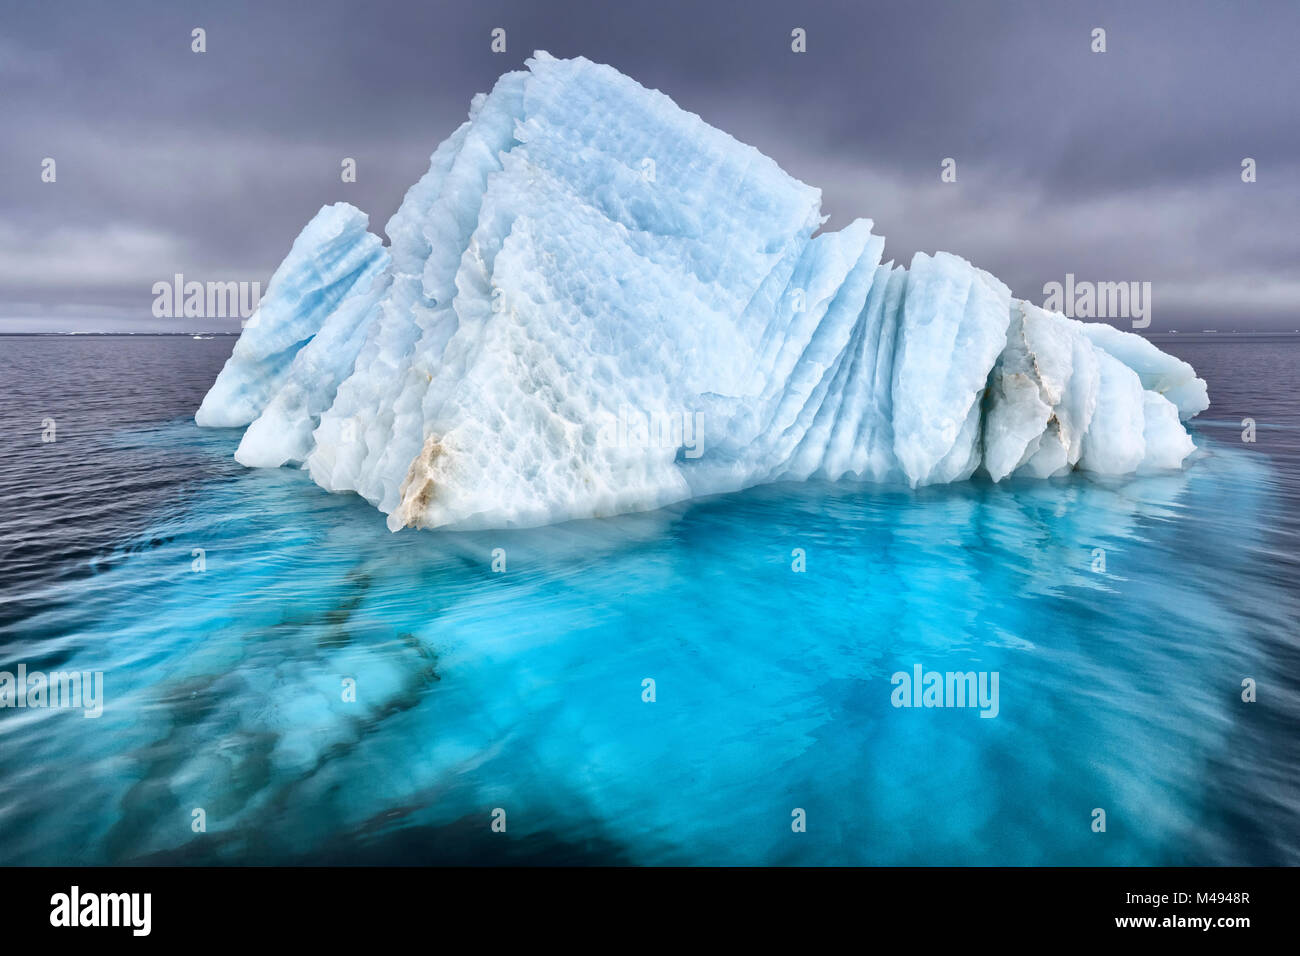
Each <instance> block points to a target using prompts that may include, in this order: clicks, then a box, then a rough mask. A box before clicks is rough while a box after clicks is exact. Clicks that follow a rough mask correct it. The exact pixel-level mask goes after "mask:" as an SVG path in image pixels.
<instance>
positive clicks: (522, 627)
mask: <svg viewBox="0 0 1300 956" xmlns="http://www.w3.org/2000/svg"><path fill="white" fill-rule="evenodd" d="M233 342H234V339H233V338H223V337H217V338H212V339H207V340H195V339H191V338H189V337H130V338H126V337H89V336H78V337H0V349H2V350H3V351H4V356H3V361H0V369H3V370H4V371H3V376H4V378H3V381H2V384H0V443H2V444H0V478H2V479H3V489H4V499H3V504H0V670H8V671H14V670H15V669H16V667H17V666H18V665H19V664H20V663H21V664H24V665H25V666H26V668H27V669H28V670H29V671H38V670H39V671H45V672H48V671H55V670H60V669H64V670H76V671H86V672H93V671H101V672H102V673H103V675H104V676H103V681H104V684H103V686H104V705H103V713H102V715H101V716H99V717H97V718H86V717H84V716H83V715H82V711H80V710H77V709H72V708H64V709H58V708H36V709H31V708H28V709H13V708H10V709H5V710H0V742H2V743H3V748H4V754H5V773H4V774H3V775H2V776H0V862H4V863H41V864H49V863H101V862H114V863H128V862H142V863H172V862H205V863H206V862H219V863H246V862H254V863H266V862H289V863H313V862H339V863H346V862H407V863H409V862H456V863H497V862H514V863H547V862H551V863H585V862H593V863H601V862H642V863H658V862H672V863H814V864H819V863H886V864H892V863H921V864H928V863H962V864H964V863H994V864H1036V863H1046V864H1074V863H1082V864H1112V863H1113V864H1163V863H1248V864H1249V863H1261V864H1262V863H1291V864H1294V863H1297V862H1300V801H1298V794H1297V782H1298V780H1297V775H1298V770H1297V768H1298V767H1300V736H1298V735H1297V733H1296V730H1297V726H1298V722H1300V681H1298V679H1300V653H1298V652H1297V634H1296V632H1297V620H1300V614H1298V613H1297V612H1298V611H1300V600H1298V595H1300V566H1298V559H1297V547H1296V545H1297V541H1298V540H1300V519H1298V518H1297V513H1298V512H1297V508H1296V503H1297V500H1300V406H1298V405H1297V398H1296V397H1297V395H1298V394H1300V372H1298V371H1297V359H1298V358H1300V339H1297V338H1292V337H1287V338H1282V337H1277V338H1270V339H1260V338H1254V337H1252V338H1251V339H1241V338H1237V340H1233V337H1224V338H1223V339H1221V340H1207V339H1199V338H1198V339H1195V340H1193V339H1190V338H1189V339H1180V340H1177V341H1173V340H1169V341H1162V342H1161V343H1160V345H1161V347H1162V348H1166V349H1168V350H1170V351H1173V352H1175V353H1176V354H1178V355H1180V356H1181V357H1183V358H1185V359H1187V360H1188V361H1189V362H1191V363H1192V364H1193V365H1194V366H1195V367H1196V368H1197V369H1198V371H1200V373H1201V374H1202V375H1203V376H1204V377H1205V378H1206V379H1207V380H1208V381H1209V384H1210V396H1211V400H1212V402H1213V404H1212V407H1211V409H1210V411H1209V412H1207V413H1205V415H1204V416H1203V417H1202V419H1200V420H1199V421H1198V423H1197V425H1196V435H1195V438H1196V441H1197V444H1198V446H1200V448H1201V454H1200V455H1199V456H1198V458H1197V460H1196V461H1195V462H1194V463H1193V464H1192V465H1191V466H1190V467H1189V468H1188V469H1187V470H1186V471H1184V472H1182V473H1179V474H1175V475H1167V476H1159V477H1152V478H1143V479H1134V480H1129V481H1115V482H1094V481H1088V480H1085V479H1082V478H1079V477H1071V478H1068V479H1060V480H1053V481H1049V482H1013V483H1010V484H1004V485H1000V486H993V485H990V484H988V483H987V482H978V481H977V482H969V483H966V484H964V485H960V486H953V487H947V488H932V489H923V490H922V491H919V492H916V493H903V492H898V491H884V490H880V489H874V488H871V487H861V486H855V485H852V484H839V485H833V486H830V485H825V484H819V483H813V484H808V485H798V486H779V487H769V488H763V489H756V490H754V491H751V492H748V493H744V494H739V495H732V496H726V497H723V498H716V499H709V500H706V501H700V502H694V503H690V504H687V505H682V506H680V507H677V508H673V509H668V510H665V511H660V512H654V513H651V514H647V515H635V516H626V517H623V518H618V519H611V520H607V521H591V522H574V523H571V524H567V525H563V526H560V527H557V528H549V529H541V530H538V531H531V532H514V533H481V534H480V533H475V534H464V533H462V534H448V533H440V534H439V533H429V532H412V531H404V532H401V533H399V534H397V535H391V534H389V533H388V531H387V530H386V529H385V527H384V524H383V521H382V517H381V516H380V515H379V514H378V512H375V511H374V510H373V509H371V508H370V507H369V506H368V505H366V504H365V503H364V502H361V501H360V500H358V499H356V498H354V497H350V496H348V497H345V496H335V495H328V494H325V493H324V492H322V491H321V490H320V489H318V488H316V487H315V486H314V485H312V484H311V483H310V482H309V481H308V480H307V479H306V478H305V477H304V476H303V475H302V474H300V473H297V472H294V471H288V470H277V471H248V470H245V469H243V468H241V467H240V466H238V465H237V464H235V462H234V461H233V458H232V457H231V455H232V453H233V450H234V447H235V445H236V443H237V438H238V436H237V434H236V433H233V432H229V433H228V432H213V431H204V430H200V429H198V428H196V427H194V425H193V423H192V421H191V420H190V419H189V416H190V415H191V414H192V412H193V410H194V408H195V407H197V405H198V402H199V400H200V398H201V397H202V395H203V393H204V392H205V391H206V389H207V387H208V386H209V384H210V383H211V381H212V380H213V378H214V377H215V375H216V372H217V370H218V369H219V368H220V366H221V363H222V362H223V361H224V360H225V358H226V356H227V354H228V353H229V350H230V348H231V346H232V345H233ZM1244 418H1253V419H1254V420H1255V421H1256V423H1257V424H1256V435H1257V439H1258V440H1257V441H1256V442H1254V443H1244V442H1243V441H1242V440H1241V433H1242V428H1243V426H1242V420H1243V419H1244ZM45 419H53V420H54V423H55V438H56V440H55V441H53V442H43V441H42V431H43V430H44V429H45V426H43V424H42V422H43V420H45ZM496 549H502V550H503V552H504V554H505V556H506V560H507V568H506V570H505V572H504V573H494V572H493V570H492V556H493V553H494V551H495V550H496ZM795 549H799V550H800V551H802V553H803V554H804V555H805V560H806V563H807V570H806V571H804V572H802V573H798V572H795V571H794V570H793V567H792V563H793V562H792V557H793V552H794V551H795ZM1099 550H1100V552H1102V553H1103V554H1104V558H1105V570H1104V571H1100V570H1099V569H1098V565H1097V554H1098V551H1099ZM200 551H201V554H202V561H201V562H199V558H198V553H199V552H200ZM200 564H201V567H199V565H200ZM914 665H921V666H922V667H923V668H924V669H926V670H939V671H968V670H969V671H977V672H994V671H996V672H997V673H998V674H999V676H1000V684H999V703H998V710H997V716H996V717H995V718H993V719H983V718H981V717H980V716H979V711H978V710H975V709H969V708H968V709H959V708H953V709H928V708H896V707H894V706H892V705H891V703H890V699H891V694H892V692H893V686H892V684H891V680H890V678H891V675H893V674H894V673H896V672H900V671H903V672H910V671H911V670H912V668H913V666H914ZM647 678H649V679H653V680H654V682H655V692H656V699H655V700H654V702H653V703H649V702H646V701H644V700H643V697H642V695H643V681H645V680H646V679H647ZM1247 678H1249V679H1252V680H1254V681H1255V682H1256V686H1257V691H1256V693H1257V700H1256V701H1255V702H1253V703H1247V702H1243V701H1242V699H1241V695H1242V681H1243V680H1244V679H1247ZM345 682H354V684H353V686H354V687H355V700H345V699H344V696H345V695H344V689H345V687H346V683H345ZM1097 809H1103V810H1105V812H1106V822H1107V827H1106V831H1105V832H1104V833H1098V832H1094V831H1093V827H1092V822H1093V819H1094V811H1095V810H1097ZM196 810H201V811H202V814H201V815H202V818H203V821H204V823H205V825H206V829H205V830H204V831H203V832H197V831H196V824H195V811H196ZM497 810H500V811H503V812H504V814H505V816H506V819H507V821H508V825H507V829H506V832H505V833H496V832H493V830H492V828H491V822H492V819H493V814H494V811H497ZM796 810H800V811H803V813H804V814H805V815H806V819H807V831H806V832H803V833H795V832H793V831H792V828H791V820H792V818H793V817H792V814H793V813H794V811H796Z"/></svg>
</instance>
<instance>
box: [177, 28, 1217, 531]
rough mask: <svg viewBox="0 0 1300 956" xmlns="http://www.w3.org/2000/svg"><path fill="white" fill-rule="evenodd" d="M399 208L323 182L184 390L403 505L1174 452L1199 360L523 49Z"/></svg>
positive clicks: (1130, 460) (217, 415) (328, 470)
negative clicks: (356, 201)
mask: <svg viewBox="0 0 1300 956" xmlns="http://www.w3.org/2000/svg"><path fill="white" fill-rule="evenodd" d="M527 66H528V70H526V71H522V72H517V73H509V74H506V75H505V76H503V77H501V79H500V80H499V81H498V82H497V84H496V86H495V87H494V88H493V90H492V91H491V92H490V93H488V94H486V95H480V96H478V97H476V98H475V100H474V102H473V104H472V106H471V110H470V115H469V119H468V121H467V122H465V123H464V124H462V125H461V127H460V128H459V129H457V130H456V131H455V132H454V133H453V134H452V136H451V137H450V138H448V139H447V140H446V141H445V142H444V143H443V144H442V145H441V146H439V147H438V149H437V151H436V152H435V153H434V154H433V157H432V160H431V163H430V168H429V171H428V173H427V174H425V176H424V177H423V178H422V179H421V180H420V181H419V182H418V183H416V184H415V185H414V186H412V187H411V189H410V190H409V191H408V192H407V194H406V198H405V199H404V201H403V203H402V205H401V208H400V209H399V210H398V211H397V213H396V214H395V215H394V216H393V218H392V219H391V220H390V221H389V222H388V225H387V229H386V231H387V234H388V236H389V239H390V246H389V247H388V248H387V249H385V248H383V246H382V243H381V241H380V240H379V238H378V237H377V236H375V235H373V234H371V233H369V232H367V231H366V222H367V220H366V217H365V216H364V214H362V213H361V212H360V211H358V210H356V209H354V208H352V207H351V206H348V205H346V204H343V203H340V204H337V205H335V206H331V207H326V208H324V209H322V210H321V212H320V213H319V214H318V215H317V216H316V218H315V219H313V220H312V222H311V223H310V224H308V226H307V228H306V229H304V230H303V233H302V234H301V235H300V236H299V237H298V239H297V240H296V241H295V242H294V245H293V249H292V250H291V252H290V254H289V256H288V258H286V259H285V261H284V263H283V264H282V265H281V266H280V268H279V269H278V270H277V272H276V274H275V276H274V277H273V279H272V281H271V284H270V286H269V287H268V290H267V294H266V296H265V297H264V299H263V301H262V304H261V307H260V309H259V311H258V313H257V315H256V316H255V317H254V320H251V321H250V323H249V327H247V328H246V329H245V330H244V332H243V334H242V336H241V337H240V339H239V341H238V343H237V344H236V346H235V349H234V353H233V354H232V356H231V358H230V361H229V362H228V363H227V364H226V367H225V368H224V369H223V370H222V372H221V374H220V376H219V377H218V379H217V381H216V383H215V384H214V386H213V388H212V390H211V391H210V392H209V393H208V395H207V397H206V398H205V399H204V401H203V405H202V407H201V408H200V409H199V412H198V414H197V415H196V420H197V421H198V423H199V424H200V425H215V426H243V425H248V426H249V427H248V429H247V431H246V432H245V434H244V437H243V440H242V442H241V443H240V446H239V449H238V452H237V453H236V457H237V458H238V460H239V461H241V462H242V463H244V464H246V465H251V466H279V465H284V464H294V465H298V466H301V467H303V468H305V469H307V470H308V471H309V473H310V474H311V477H312V479H313V480H314V481H316V482H317V483H318V484H319V485H321V486H322V487H324V488H326V489H328V490H331V491H355V492H357V493H358V494H360V495H362V496H364V497H365V498H366V499H368V500H369V501H371V502H372V503H374V504H375V505H376V506H377V507H379V509H380V510H382V511H383V512H385V513H386V514H387V515H388V524H389V527H390V528H392V529H393V530H397V529H399V528H401V527H404V526H408V525H410V526H417V527H443V526H445V527H452V528H484V527H489V528H490V527H522V526H536V525H544V524H549V523H553V522H558V521H563V520H566V519H570V518H586V517H595V516H601V515H611V514H618V513H624V512H632V511H642V510H647V509H651V508H656V507H660V506H663V505H665V504H668V503H671V502H674V501H679V500H682V499H684V498H688V497H692V496H699V495H707V494H714V493H718V492H724V491H733V490H738V489H741V488H745V487H750V486H753V485H756V484H760V483H764V482H770V481H778V480H790V479H806V478H810V477H814V476H816V477H824V478H829V479H844V478H848V479H859V480H867V481H876V482H897V483H905V484H908V485H911V486H913V487H916V486H919V485H924V484H934V483H942V482H950V481H959V480H963V479H966V478H969V477H971V476H972V475H974V474H976V473H980V474H986V475H988V476H989V477H991V478H992V479H993V480H994V481H1000V480H1002V479H1004V478H1007V477H1009V476H1013V475H1015V476H1024V477H1033V478H1045V477H1050V476H1056V475H1062V474H1065V473H1067V472H1069V471H1071V470H1072V469H1080V470H1084V471H1089V472H1094V473H1099V474H1106V475H1123V474H1130V473H1135V472H1145V471H1153V470H1159V469H1168V468H1178V467H1180V466H1181V465H1182V463H1183V461H1184V459H1185V458H1186V457H1187V455H1188V454H1190V453H1191V452H1192V450H1193V445H1192V441H1191V439H1190V437H1189V436H1188V434H1187V432H1186V431H1185V430H1184V427H1183V426H1182V424H1181V420H1184V419H1186V418H1189V417H1191V416H1192V415H1195V414H1196V413H1197V412H1200V411H1202V410H1204V409H1205V408H1206V407H1207V406H1208V404H1209V403H1208V399H1207V397H1206V389H1205V383H1204V382H1203V381H1201V380H1200V379H1199V378H1197V377H1196V373H1195V371H1194V370H1193V369H1192V368H1191V366H1189V365H1187V364H1186V363H1185V362H1182V361H1180V360H1178V359H1176V358H1174V357H1172V356H1169V355H1166V354H1164V353H1163V352H1161V351H1160V350H1159V349H1157V348H1156V347H1155V346H1154V345H1152V344H1150V343H1149V342H1148V341H1146V340H1145V339H1143V338H1141V337H1139V336H1137V335H1133V334H1131V333H1126V332H1122V331H1119V330H1118V329H1115V328H1112V327H1110V326H1107V325H1101V324H1085V323H1080V322H1076V321H1073V320H1070V319H1067V318H1066V317H1064V316H1062V315H1060V314H1058V313H1050V312H1046V311H1044V310H1042V309H1040V308H1038V307H1036V306H1034V305H1031V304H1030V303H1028V302H1025V301H1023V300H1020V299H1016V298H1014V297H1013V296H1012V295H1011V292H1010V290H1009V289H1008V288H1007V287H1006V286H1005V285H1004V284H1003V283H1001V282H1000V281H998V280H997V279H996V278H994V277H993V276H991V275H989V274H988V273H987V272H984V271H983V270H980V269H978V268H976V267H974V266H972V265H971V264H970V263H968V262H966V261H965V260H964V259H961V258H959V257H957V256H954V255H950V254H948V253H938V254H936V255H934V256H928V255H925V254H917V255H916V256H915V257H914V258H913V259H912V262H911V264H910V266H909V267H908V268H906V269H904V268H902V267H900V266H896V265H894V264H893V263H892V262H886V263H882V262H881V257H882V254H883V251H884V240H883V239H882V238H880V237H878V236H875V235H873V234H872V232H871V223H870V221H868V220H862V219H860V220H857V221H855V222H853V223H852V224H850V225H849V226H847V227H846V228H844V229H842V230H840V231H837V232H827V233H821V234H818V235H817V236H816V237H815V238H814V236H813V233H814V232H815V231H816V230H817V228H818V227H819V226H820V225H821V224H822V222H823V221H824V218H823V217H822V215H821V195H820V192H819V191H818V190H816V189H814V188H812V187H810V186H808V185H805V184H804V183H801V182H799V181H798V180H795V179H793V178H791V177H790V176H788V175H786V174H785V173H784V172H783V171H782V170H781V169H780V168H779V167H778V166H777V165H776V164H775V163H774V162H773V161H772V160H770V159H769V158H767V157H766V156H763V155H762V154H761V153H759V152H758V151H757V150H755V149H753V148H752V147H749V146H746V145H744V144H742V143H739V142H737V141H736V140H734V139H733V138H731V137H730V136H728V135H727V134H726V133H723V132H721V131H720V130H717V129H714V128H713V127H711V126H709V125H707V124H706V123H705V122H704V121H703V120H701V119H700V118H699V117H698V116H695V115H694V114H692V113H687V112H685V111H683V110H681V109H679V108H678V107H677V106H676V105H675V104H674V103H673V102H672V101H671V100H670V99H669V98H668V97H666V96H664V95H663V94H661V93H659V92H657V91H652V90H646V89H645V88H643V87H641V86H640V85H638V84H637V83H636V82H635V81H633V80H631V79H629V78H628V77H625V76H623V75H622V74H620V73H618V72H617V71H616V70H614V69H612V68H610V67H607V66H600V65H597V64H594V63H591V62H590V61H588V60H585V59H581V58H579V59H575V60H557V59H554V58H552V57H550V56H549V55H547V54H545V53H538V54H536V55H535V57H534V58H533V59H531V60H529V61H528V64H527Z"/></svg>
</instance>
